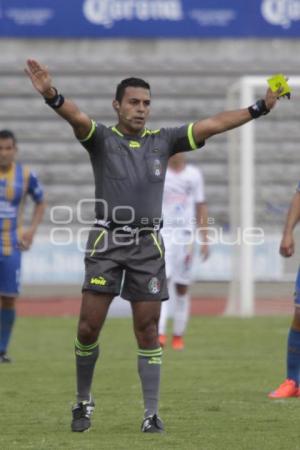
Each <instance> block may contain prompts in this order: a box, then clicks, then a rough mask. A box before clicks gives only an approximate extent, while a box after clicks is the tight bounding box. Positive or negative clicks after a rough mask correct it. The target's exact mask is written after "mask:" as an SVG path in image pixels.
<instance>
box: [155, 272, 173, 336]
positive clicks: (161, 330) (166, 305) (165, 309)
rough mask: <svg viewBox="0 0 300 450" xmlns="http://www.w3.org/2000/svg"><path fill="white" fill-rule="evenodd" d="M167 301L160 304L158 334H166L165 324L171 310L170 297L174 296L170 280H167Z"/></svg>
mask: <svg viewBox="0 0 300 450" xmlns="http://www.w3.org/2000/svg"><path fill="white" fill-rule="evenodd" d="M168 291H169V300H166V301H165V302H162V303H161V310H160V319H159V324H158V334H167V322H168V318H169V316H170V313H171V310H172V308H171V307H170V305H171V302H172V297H173V296H174V294H173V293H174V285H173V283H172V281H171V280H168Z"/></svg>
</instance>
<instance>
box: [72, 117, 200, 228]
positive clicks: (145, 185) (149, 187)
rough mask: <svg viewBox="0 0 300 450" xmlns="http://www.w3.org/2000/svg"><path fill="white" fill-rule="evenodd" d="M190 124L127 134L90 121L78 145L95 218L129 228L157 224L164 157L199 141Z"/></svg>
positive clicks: (192, 147)
mask: <svg viewBox="0 0 300 450" xmlns="http://www.w3.org/2000/svg"><path fill="white" fill-rule="evenodd" d="M192 127H193V124H192V123H191V124H189V125H184V126H182V127H178V128H161V129H159V130H154V131H151V130H148V129H144V130H143V132H141V134H140V135H137V136H127V135H123V134H122V133H121V132H120V131H119V130H118V129H117V128H116V127H106V126H104V125H102V124H100V123H98V124H96V123H95V122H93V125H92V129H91V131H90V133H89V135H88V136H87V138H86V139H84V140H83V141H80V143H81V144H82V145H83V146H84V147H85V148H86V149H87V151H88V152H89V155H90V159H91V163H92V167H93V171H94V177H95V198H96V202H95V214H96V218H97V219H101V220H107V221H113V222H117V223H123V224H134V225H135V226H141V225H142V226H147V225H153V224H155V223H157V222H158V221H159V220H160V218H161V214H162V196H163V187H164V180H165V174H166V169H167V164H168V159H169V157H170V156H172V155H174V154H175V153H178V152H183V151H189V150H194V149H196V148H200V147H202V146H203V145H204V141H203V142H200V143H196V142H195V141H194V138H193V133H192Z"/></svg>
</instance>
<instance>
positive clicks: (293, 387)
mask: <svg viewBox="0 0 300 450" xmlns="http://www.w3.org/2000/svg"><path fill="white" fill-rule="evenodd" d="M299 396H300V389H299V387H298V386H297V384H296V382H295V381H294V380H289V379H286V380H285V381H284V382H283V383H282V384H281V385H280V386H279V387H278V388H277V389H276V390H275V391H273V392H270V394H269V395H268V397H269V398H290V397H299Z"/></svg>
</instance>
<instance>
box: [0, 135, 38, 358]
mask: <svg viewBox="0 0 300 450" xmlns="http://www.w3.org/2000/svg"><path fill="white" fill-rule="evenodd" d="M16 152H17V145H16V138H15V136H14V134H13V133H12V132H11V131H9V130H2V131H0V300H1V309H0V363H3V362H10V358H8V356H7V355H6V351H7V347H8V343H9V339H10V336H11V332H12V328H13V324H14V321H15V317H16V311H15V300H16V298H17V296H18V295H19V284H20V268H21V251H22V250H28V249H29V248H30V246H31V244H32V241H33V238H34V235H35V232H36V230H37V227H38V225H39V223H40V222H41V220H42V217H43V214H44V209H45V203H44V200H43V190H42V188H41V185H40V183H39V181H38V179H37V177H36V176H35V175H34V173H33V172H31V171H30V170H29V168H28V167H26V166H23V165H21V164H19V163H17V162H16V161H15V157H16ZM27 194H29V195H30V196H31V198H32V199H33V201H34V202H35V208H34V211H33V215H32V220H31V225H30V227H29V228H27V229H26V230H22V213H23V207H24V201H25V198H26V195H27Z"/></svg>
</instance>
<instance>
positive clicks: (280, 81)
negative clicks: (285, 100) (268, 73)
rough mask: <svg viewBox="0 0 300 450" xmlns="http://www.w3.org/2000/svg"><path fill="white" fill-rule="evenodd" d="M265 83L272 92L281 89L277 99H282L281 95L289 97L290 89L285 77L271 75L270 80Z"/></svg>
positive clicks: (280, 74)
mask: <svg viewBox="0 0 300 450" xmlns="http://www.w3.org/2000/svg"><path fill="white" fill-rule="evenodd" d="M267 81H268V85H269V86H270V88H271V90H272V91H273V92H275V91H277V90H278V89H279V88H282V92H281V93H280V94H279V97H282V96H283V95H286V96H287V97H290V95H291V91H292V89H291V88H290V86H289V85H288V83H287V81H286V79H285V76H284V75H283V74H282V73H278V74H277V75H273V76H272V77H271V78H268V80H267Z"/></svg>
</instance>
